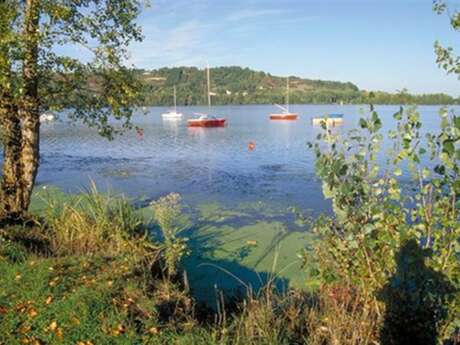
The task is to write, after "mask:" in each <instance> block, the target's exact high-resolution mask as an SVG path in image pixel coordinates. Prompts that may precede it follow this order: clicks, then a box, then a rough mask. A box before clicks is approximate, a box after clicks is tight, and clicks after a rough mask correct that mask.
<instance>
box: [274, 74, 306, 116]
mask: <svg viewBox="0 0 460 345" xmlns="http://www.w3.org/2000/svg"><path fill="white" fill-rule="evenodd" d="M275 106H277V107H278V108H280V109H281V110H283V112H282V113H278V114H270V120H297V118H298V117H299V114H296V113H291V112H290V111H289V77H288V78H287V80H286V105H285V106H284V107H283V106H281V105H278V104H275Z"/></svg>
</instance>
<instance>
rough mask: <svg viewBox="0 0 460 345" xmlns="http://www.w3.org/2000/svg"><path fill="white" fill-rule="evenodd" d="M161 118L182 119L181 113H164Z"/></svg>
mask: <svg viewBox="0 0 460 345" xmlns="http://www.w3.org/2000/svg"><path fill="white" fill-rule="evenodd" d="M161 116H162V117H163V118H164V119H180V118H181V117H182V114H181V113H163V114H161Z"/></svg>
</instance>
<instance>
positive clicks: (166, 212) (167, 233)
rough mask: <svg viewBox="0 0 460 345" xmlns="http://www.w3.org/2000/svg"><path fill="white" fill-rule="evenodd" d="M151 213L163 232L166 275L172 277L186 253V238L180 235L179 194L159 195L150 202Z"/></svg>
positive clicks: (181, 228)
mask: <svg viewBox="0 0 460 345" xmlns="http://www.w3.org/2000/svg"><path fill="white" fill-rule="evenodd" d="M151 206H152V209H153V215H154V218H155V220H156V222H157V223H158V225H159V227H160V230H161V232H162V234H163V240H164V242H163V251H164V257H165V261H166V262H165V263H166V270H167V275H168V277H169V278H171V277H173V276H174V275H175V274H176V272H177V266H178V264H179V262H180V261H181V259H182V258H183V257H184V256H185V255H187V253H188V249H187V244H186V243H187V238H184V237H180V236H179V233H180V232H181V231H182V230H184V227H183V224H182V222H181V216H182V206H181V196H180V195H179V194H177V193H171V194H168V195H166V196H163V197H161V198H160V199H158V200H157V201H154V202H152V204H151Z"/></svg>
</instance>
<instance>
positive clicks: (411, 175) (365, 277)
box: [313, 106, 460, 339]
mask: <svg viewBox="0 0 460 345" xmlns="http://www.w3.org/2000/svg"><path fill="white" fill-rule="evenodd" d="M440 117H441V128H440V132H439V133H437V134H432V133H426V134H425V135H423V132H422V123H421V122H420V116H419V113H418V112H417V111H416V109H415V108H411V107H410V108H408V109H406V110H404V109H402V108H401V109H400V110H399V111H398V112H397V113H395V114H394V118H395V119H396V121H397V127H396V129H395V130H392V131H390V132H389V133H388V136H389V138H391V139H392V140H393V146H392V147H391V148H390V149H389V150H388V152H385V153H383V152H381V143H382V140H383V134H382V133H381V131H380V129H381V127H382V123H381V120H380V118H379V117H378V115H377V113H376V112H375V111H374V109H373V107H372V106H371V109H370V114H369V116H368V117H367V118H362V119H361V120H360V129H356V130H352V131H350V133H349V134H348V135H347V136H346V137H345V138H341V137H340V136H339V135H338V134H337V133H335V132H334V131H333V130H332V129H330V128H328V127H327V126H326V124H325V123H324V124H323V128H324V133H322V134H320V135H318V142H316V143H315V144H314V145H313V147H314V150H315V153H316V157H317V162H316V167H317V173H318V175H319V177H320V178H321V180H322V181H323V192H324V195H325V196H326V197H327V198H329V199H331V201H332V205H333V210H334V217H332V218H331V217H323V218H322V219H320V220H319V221H318V223H317V225H316V227H315V230H316V232H317V233H318V234H319V235H320V236H321V239H322V240H321V241H320V243H319V245H318V248H317V254H318V260H319V264H318V266H317V267H318V269H319V274H320V276H321V278H322V280H323V283H325V284H330V283H332V282H341V284H344V285H347V286H354V287H355V288H356V289H358V291H360V294H361V295H362V301H363V303H365V304H367V305H368V306H369V308H372V309H374V310H375V312H376V313H377V314H378V315H381V321H382V322H383V313H384V309H385V305H386V307H387V308H390V306H391V305H392V302H393V301H392V300H389V299H391V296H393V295H394V294H395V293H398V292H395V291H394V289H395V287H394V286H391V287H390V290H391V291H392V292H391V293H388V285H387V284H388V282H389V281H391V279H392V278H393V277H395V274H396V275H398V274H402V276H400V278H401V277H403V278H404V279H402V278H401V279H399V280H398V281H399V283H398V284H399V288H401V289H402V288H403V286H404V284H405V283H404V281H405V279H409V281H408V282H407V284H410V279H412V286H413V285H414V281H417V280H416V278H411V276H410V275H409V273H408V272H409V271H407V268H404V267H403V266H404V265H402V264H401V262H405V260H406V259H407V257H409V259H407V260H409V267H410V269H414V270H415V272H417V274H420V275H423V274H425V276H428V274H429V276H430V277H437V279H436V281H432V282H431V283H423V284H416V285H415V286H416V287H415V288H414V289H415V290H413V291H411V292H410V293H409V295H407V296H408V297H410V298H416V299H418V301H419V303H421V308H425V309H426V308H428V306H429V305H430V306H432V307H433V308H435V310H434V311H433V314H430V317H431V319H430V318H427V319H425V320H419V321H420V322H426V323H427V324H425V325H420V324H415V323H414V324H412V325H411V327H413V329H414V330H415V329H419V328H418V327H420V329H424V330H425V331H426V332H428V329H430V328H429V327H428V323H431V324H434V328H435V331H436V332H437V333H439V336H440V338H441V339H443V338H447V337H448V336H450V335H451V334H452V333H453V331H454V330H455V328H456V327H458V326H459V322H460V319H459V318H458V316H459V315H460V309H459V308H460V294H459V291H460V290H459V289H460V262H459V258H460V245H459V242H458V241H459V238H460V219H459V215H458V208H459V205H460V199H459V197H458V196H459V192H460V183H459V181H460V180H459V172H460V170H459V165H458V162H459V157H460V147H459V146H460V118H459V117H458V116H455V115H454V114H452V113H449V112H448V111H447V110H446V109H442V110H441V112H440ZM384 157H386V159H384ZM382 160H384V161H385V164H384V166H383V167H382V164H380V163H381V161H382ZM403 169H407V172H406V173H404V175H403ZM408 179H409V180H410V182H407V180H408ZM410 241H415V243H416V246H415V248H413V249H412V250H411V251H404V250H403V249H404V248H405V247H406V245H407V244H408V243H409V242H410ZM422 250H428V251H429V253H428V254H426V255H424V256H423V259H419V260H416V259H415V258H416V257H420V255H418V254H417V251H422ZM402 253H405V255H403V256H404V260H402V261H401V258H400V257H401V255H402ZM417 255H418V256H417ZM411 258H412V259H411ZM414 265H415V266H417V267H416V268H414ZM431 271H433V272H434V273H427V272H431ZM401 272H403V273H401ZM417 277H418V276H417ZM414 279H415V280H414ZM417 279H418V278H417ZM432 280H434V278H433V279H432ZM401 284H402V285H401ZM441 286H442V289H441V288H440V287H441ZM401 294H402V292H399V296H401ZM411 296H412V297H411ZM379 299H380V300H379ZM428 301H433V302H432V303H434V304H435V306H433V305H432V303H431V302H430V304H427V303H428ZM406 302H407V301H406ZM446 306H448V308H447V307H446ZM414 308H415V307H414ZM445 308H447V309H448V315H446V313H445V312H444V311H445ZM415 309H416V308H415ZM412 312H413V310H412ZM415 314H416V313H415ZM404 331H406V332H411V330H410V329H407V328H406V329H405V330H404ZM399 336H400V337H401V336H402V335H399Z"/></svg>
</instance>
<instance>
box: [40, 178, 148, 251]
mask: <svg viewBox="0 0 460 345" xmlns="http://www.w3.org/2000/svg"><path fill="white" fill-rule="evenodd" d="M45 202H46V205H47V206H46V208H45V211H44V212H43V215H42V216H43V222H42V224H43V229H44V231H45V233H46V234H47V235H48V237H49V241H50V249H51V251H52V252H53V253H54V254H55V255H59V256H68V255H90V256H91V255H98V256H105V257H119V256H126V257H127V258H130V259H133V260H140V259H142V258H145V257H147V256H148V255H151V250H152V249H154V247H155V246H154V245H153V243H152V242H151V241H149V239H148V236H147V232H146V227H144V225H143V222H142V219H141V218H140V217H139V216H138V215H137V214H136V211H135V209H134V208H133V206H132V205H131V204H130V203H129V201H128V200H127V199H126V198H124V197H120V196H112V195H110V194H101V193H99V192H98V190H97V188H96V185H95V184H94V183H92V184H91V187H90V189H89V190H88V191H86V192H85V193H83V194H80V195H77V196H74V197H72V198H70V199H69V200H68V201H66V202H64V203H63V202H62V200H60V199H58V198H54V197H53V196H47V198H46V199H45Z"/></svg>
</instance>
